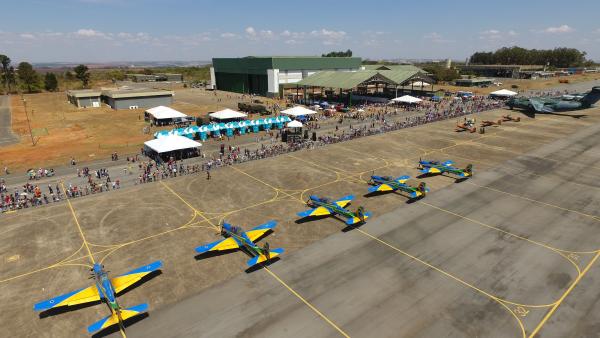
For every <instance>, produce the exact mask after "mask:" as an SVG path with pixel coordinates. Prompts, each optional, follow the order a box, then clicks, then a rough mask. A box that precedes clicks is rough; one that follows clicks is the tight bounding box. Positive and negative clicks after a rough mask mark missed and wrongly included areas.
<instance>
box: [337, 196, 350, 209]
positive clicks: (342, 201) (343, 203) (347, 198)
mask: <svg viewBox="0 0 600 338" xmlns="http://www.w3.org/2000/svg"><path fill="white" fill-rule="evenodd" d="M353 199H354V196H352V195H348V196H344V197H342V198H340V199H338V200H336V201H333V203H335V204H337V205H338V206H339V207H340V208H343V207H345V206H347V205H348V204H349V203H350V202H352V200H353Z"/></svg>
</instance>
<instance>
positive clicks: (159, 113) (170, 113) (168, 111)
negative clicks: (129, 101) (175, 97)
mask: <svg viewBox="0 0 600 338" xmlns="http://www.w3.org/2000/svg"><path fill="white" fill-rule="evenodd" d="M146 113H148V115H151V116H152V117H153V118H155V119H157V120H164V119H175V118H180V117H187V115H185V114H184V113H182V112H179V111H177V110H175V109H173V108H169V107H165V106H158V107H154V108H150V109H148V110H146Z"/></svg>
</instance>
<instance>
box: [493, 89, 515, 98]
mask: <svg viewBox="0 0 600 338" xmlns="http://www.w3.org/2000/svg"><path fill="white" fill-rule="evenodd" d="M490 95H495V96H515V95H517V93H516V92H513V91H512V90H508V89H500V90H496V91H495V92H491V93H490Z"/></svg>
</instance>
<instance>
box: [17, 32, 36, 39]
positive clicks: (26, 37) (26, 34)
mask: <svg viewBox="0 0 600 338" xmlns="http://www.w3.org/2000/svg"><path fill="white" fill-rule="evenodd" d="M19 36H20V37H22V38H23V39H28V40H32V39H35V35H33V34H29V33H22V34H19Z"/></svg>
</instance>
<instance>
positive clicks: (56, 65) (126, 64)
mask: <svg viewBox="0 0 600 338" xmlns="http://www.w3.org/2000/svg"><path fill="white" fill-rule="evenodd" d="M82 63H83V64H85V65H87V66H88V67H89V68H90V69H94V68H158V67H200V66H205V65H209V64H211V62H210V61H121V62H91V63H86V62H35V63H32V65H33V67H34V68H38V69H39V68H44V69H66V68H73V67H75V66H77V65H79V64H82Z"/></svg>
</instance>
